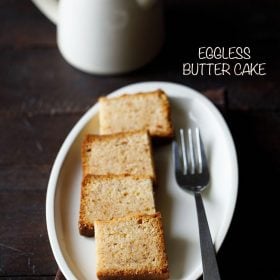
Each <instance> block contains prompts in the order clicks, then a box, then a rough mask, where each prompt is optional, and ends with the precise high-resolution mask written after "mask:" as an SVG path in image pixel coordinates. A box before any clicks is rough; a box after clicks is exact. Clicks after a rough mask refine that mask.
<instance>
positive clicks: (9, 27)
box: [0, 0, 280, 280]
mask: <svg viewBox="0 0 280 280" xmlns="http://www.w3.org/2000/svg"><path fill="white" fill-rule="evenodd" d="M164 3H165V25H166V41H165V45H164V47H163V49H162V51H161V53H160V54H159V55H158V56H157V57H156V58H155V59H154V60H153V61H152V62H151V63H150V64H148V65H147V66H145V67H143V68H141V69H139V70H137V71H134V72H132V73H128V74H126V75H122V76H110V77H104V76H96V75H88V74H85V73H82V72H80V71H78V70H76V69H74V68H73V67H71V66H70V65H68V64H67V63H66V62H65V61H64V60H63V58H62V57H61V55H60V53H59V51H58V50H57V46H56V29H55V26H54V25H53V24H52V23H51V22H49V21H48V20H47V19H46V18H45V17H44V16H43V15H42V14H41V13H40V12H39V11H38V10H37V9H36V8H35V7H34V6H33V4H32V2H31V1H29V0H1V2H0V217H1V220H0V279H24V280H25V279H41V280H43V279H54V278H55V275H56V273H57V264H56V262H55V260H54V257H53V254H52V252H51V249H50V245H49V242H48V236H47V230H46V222H45V198H46V189H47V183H48V178H49V174H50V170H51V167H52V164H53V162H54V159H55V157H56V155H57V152H58V150H59V148H60V146H61V144H62V143H63V141H64V139H65V137H66V136H67V134H68V133H69V131H70V130H71V128H72V127H73V125H74V124H75V123H76V122H77V120H78V119H79V118H80V117H81V116H82V114H83V113H84V112H85V111H86V110H87V109H88V108H90V107H91V106H92V105H93V104H94V103H95V102H96V101H97V99H98V97H100V96H102V95H106V94H108V93H110V92H111V91H112V90H115V89H117V88H119V87H121V86H124V85H127V84H130V83H134V82H141V81H153V80H161V81H172V82H178V83H182V84H185V85H188V86H190V87H193V88H195V89H197V90H198V91H201V92H203V93H204V94H205V95H207V96H208V97H209V98H210V99H211V100H212V101H213V102H214V104H216V106H217V107H218V108H219V109H220V110H221V111H222V112H223V114H224V115H225V118H226V121H227V123H228V125H229V127H230V129H231V132H232V135H233V138H234V141H235V144H236V148H237V153H238V161H239V174H240V184H239V194H238V202H237V206H236V211H235V215H234V218H233V221H232V224H231V227H230V230H229V232H228V235H227V237H226V239H225V241H224V243H223V246H222V248H221V250H220V252H219V253H218V262H219V264H220V269H221V275H222V279H235V280H236V279H272V280H278V279H280V271H279V260H278V258H274V257H272V256H273V255H275V254H278V252H279V249H280V248H279V236H280V232H279V227H278V226H276V224H277V223H278V220H279V210H280V206H279V199H278V196H277V195H276V192H275V191H276V190H277V188H278V185H279V166H280V157H279V154H280V153H279V152H280V145H279V138H280V82H279V76H280V67H279V65H280V55H279V54H280V29H279V27H280V18H279V11H280V4H279V2H277V1H272V0H270V1H249V0H245V1H222V0H214V1H211V2H210V1H209V2H206V1H202V0H197V1H194V0H192V1H191V0H190V1H183V0H173V1H172V0H166V1H165V2H164ZM211 45H212V46H238V45H241V46H250V48H251V50H252V55H253V57H254V60H255V61H256V62H257V61H260V62H266V63H267V75H266V76H263V77H239V78H237V77H233V76H230V77H226V76H224V77H207V76H206V77H205V76H203V77H202V76H196V77H190V76H183V75H182V64H183V63H184V62H191V61H197V50H198V47H199V46H211ZM225 187H226V186H225ZM248 260H250V263H251V264H252V265H250V264H248Z"/></svg>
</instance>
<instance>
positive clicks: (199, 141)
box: [196, 128, 208, 173]
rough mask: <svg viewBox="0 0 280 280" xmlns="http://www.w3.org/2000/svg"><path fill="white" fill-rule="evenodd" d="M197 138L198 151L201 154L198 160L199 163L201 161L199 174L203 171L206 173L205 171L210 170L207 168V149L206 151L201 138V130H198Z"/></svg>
mask: <svg viewBox="0 0 280 280" xmlns="http://www.w3.org/2000/svg"><path fill="white" fill-rule="evenodd" d="M196 135H197V136H196V138H197V147H198V148H197V149H199V150H200V151H199V150H198V152H199V158H198V161H199V163H198V164H199V166H200V167H199V170H200V172H199V173H202V172H203V171H205V169H208V167H207V158H206V154H205V149H204V145H203V142H202V138H201V135H200V131H199V129H198V128H197V132H196Z"/></svg>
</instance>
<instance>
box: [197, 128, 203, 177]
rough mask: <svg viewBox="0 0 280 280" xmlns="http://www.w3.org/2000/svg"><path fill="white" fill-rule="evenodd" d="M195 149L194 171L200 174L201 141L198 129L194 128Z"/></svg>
mask: <svg viewBox="0 0 280 280" xmlns="http://www.w3.org/2000/svg"><path fill="white" fill-rule="evenodd" d="M195 143H196V145H195V147H196V149H195V150H196V169H197V172H198V173H199V174H201V173H202V151H201V144H202V143H201V139H200V132H199V129H198V127H196V128H195Z"/></svg>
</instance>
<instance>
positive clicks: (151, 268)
mask: <svg viewBox="0 0 280 280" xmlns="http://www.w3.org/2000/svg"><path fill="white" fill-rule="evenodd" d="M95 239H96V258H97V259H96V266H97V267H96V270H97V277H98V278H99V279H101V280H106V279H123V280H126V279H143V280H144V279H146V280H149V279H168V277H169V273H168V263H167V256H166V252H165V244H164V236H163V228H162V222H161V215H160V213H156V214H152V215H147V214H144V215H135V216H128V217H124V218H118V219H114V220H111V221H96V222H95Z"/></svg>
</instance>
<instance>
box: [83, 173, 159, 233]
mask: <svg viewBox="0 0 280 280" xmlns="http://www.w3.org/2000/svg"><path fill="white" fill-rule="evenodd" d="M137 213H147V214H153V213H155V203H154V195H153V182H152V180H151V178H149V177H143V176H131V175H87V176H86V177H85V178H84V180H83V182H82V191H81V205H80V219H79V230H80V233H81V234H82V235H85V236H93V235H94V221H99V220H101V221H102V220H112V219H113V218H118V217H124V216H127V215H129V214H137Z"/></svg>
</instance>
